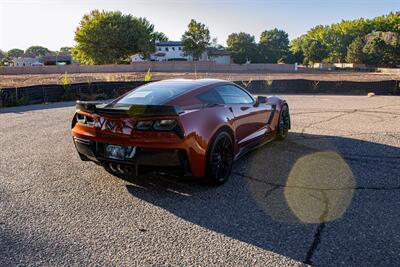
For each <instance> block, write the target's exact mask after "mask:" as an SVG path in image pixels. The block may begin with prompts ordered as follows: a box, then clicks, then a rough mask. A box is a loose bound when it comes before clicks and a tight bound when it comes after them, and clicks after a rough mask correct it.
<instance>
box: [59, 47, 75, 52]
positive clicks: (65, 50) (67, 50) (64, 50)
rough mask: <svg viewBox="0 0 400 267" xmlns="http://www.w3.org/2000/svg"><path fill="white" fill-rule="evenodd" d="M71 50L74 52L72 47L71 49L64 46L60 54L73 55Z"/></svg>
mask: <svg viewBox="0 0 400 267" xmlns="http://www.w3.org/2000/svg"><path fill="white" fill-rule="evenodd" d="M71 50H72V47H69V46H63V47H61V48H60V51H59V52H60V53H68V54H70V53H71Z"/></svg>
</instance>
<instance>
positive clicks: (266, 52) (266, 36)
mask: <svg viewBox="0 0 400 267" xmlns="http://www.w3.org/2000/svg"><path fill="white" fill-rule="evenodd" d="M258 49H259V52H260V55H261V56H262V60H263V62H267V63H277V62H278V61H280V62H282V61H284V59H285V58H287V57H288V54H289V36H288V34H287V33H286V32H285V31H283V30H278V29H277V28H275V29H272V30H269V31H264V32H262V33H261V36H260V42H259V44H258Z"/></svg>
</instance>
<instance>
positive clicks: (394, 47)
mask: <svg viewBox="0 0 400 267" xmlns="http://www.w3.org/2000/svg"><path fill="white" fill-rule="evenodd" d="M365 41H366V43H365V45H364V47H363V49H362V52H363V53H364V55H365V63H367V64H370V65H375V66H389V67H395V66H396V65H398V64H400V36H399V34H398V33H394V32H373V33H370V34H368V35H367V36H366V37H365Z"/></svg>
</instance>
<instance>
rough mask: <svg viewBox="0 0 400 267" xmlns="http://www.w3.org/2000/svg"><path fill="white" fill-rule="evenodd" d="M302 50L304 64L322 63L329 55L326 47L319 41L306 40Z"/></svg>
mask: <svg viewBox="0 0 400 267" xmlns="http://www.w3.org/2000/svg"><path fill="white" fill-rule="evenodd" d="M303 49H304V60H305V61H306V63H316V62H322V61H323V60H324V59H325V58H326V57H327V56H328V54H329V53H328V51H327V49H326V46H325V45H324V44H323V43H322V42H321V41H319V40H312V39H306V40H305V42H304V46H303Z"/></svg>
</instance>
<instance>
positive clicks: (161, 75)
mask: <svg viewBox="0 0 400 267" xmlns="http://www.w3.org/2000/svg"><path fill="white" fill-rule="evenodd" d="M145 74H146V73H144V72H126V73H80V74H68V75H67V80H68V82H69V83H86V82H99V81H136V80H143V79H144V76H145ZM64 76H65V75H64V74H32V75H25V74H24V75H0V88H1V87H3V88H4V87H6V88H7V87H22V86H30V85H38V84H62V83H63V81H64ZM171 78H187V79H190V78H217V79H225V80H235V81H240V80H243V81H249V80H269V81H273V80H290V79H307V80H314V81H363V82H369V81H383V80H400V74H383V73H360V72H345V73H343V72H329V73H328V72H312V73H311V72H307V73H305V72H300V73H197V74H195V73H188V72H186V73H165V72H155V73H152V79H153V80H161V79H171Z"/></svg>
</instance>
